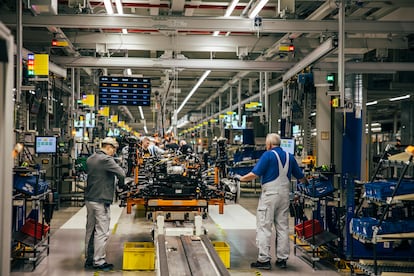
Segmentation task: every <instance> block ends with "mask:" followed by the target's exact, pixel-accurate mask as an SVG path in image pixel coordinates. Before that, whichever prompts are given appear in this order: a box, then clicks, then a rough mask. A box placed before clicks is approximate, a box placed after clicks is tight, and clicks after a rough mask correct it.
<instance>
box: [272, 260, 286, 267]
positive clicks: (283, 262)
mask: <svg viewBox="0 0 414 276" xmlns="http://www.w3.org/2000/svg"><path fill="white" fill-rule="evenodd" d="M286 261H287V260H286V259H277V260H276V263H275V265H276V266H277V267H279V268H286V267H287V264H286Z"/></svg>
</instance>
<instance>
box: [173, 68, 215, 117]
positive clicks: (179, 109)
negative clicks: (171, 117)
mask: <svg viewBox="0 0 414 276" xmlns="http://www.w3.org/2000/svg"><path fill="white" fill-rule="evenodd" d="M210 72H211V70H207V71H205V72H204V74H203V75H202V76H201V78H200V79H199V80H198V82H197V83H196V85H194V87H193V89H192V90H191V91H190V93H189V94H188V95H187V97H186V98H185V99H184V101H183V102H182V103H181V105H180V107H179V108H178V109H177V110H176V114H177V115H178V113H180V111H181V109H183V107H184V106H185V104H186V103H187V102H188V100H189V99H190V98H191V96H192V95H193V94H194V92H196V91H197V89H198V87H199V86H200V85H201V84H202V83H203V81H204V80H205V79H206V78H207V76H208V74H210Z"/></svg>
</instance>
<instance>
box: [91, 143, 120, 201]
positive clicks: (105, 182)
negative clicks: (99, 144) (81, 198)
mask: <svg viewBox="0 0 414 276" xmlns="http://www.w3.org/2000/svg"><path fill="white" fill-rule="evenodd" d="M87 167H88V169H87V172H88V179H87V186H86V189H85V200H88V201H94V202H100V203H109V204H110V203H112V201H113V198H114V195H115V183H114V182H115V175H116V176H117V177H118V179H119V183H118V185H121V186H122V185H123V184H124V180H125V171H124V170H123V169H122V168H121V167H120V166H119V165H118V164H117V163H116V162H115V160H114V158H113V157H112V156H110V155H107V154H106V153H104V152H103V151H102V150H98V151H96V152H95V153H94V154H92V155H91V156H90V157H89V158H88V160H87Z"/></svg>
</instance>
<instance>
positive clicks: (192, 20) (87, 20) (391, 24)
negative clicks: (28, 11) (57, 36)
mask: <svg viewBox="0 0 414 276" xmlns="http://www.w3.org/2000/svg"><path fill="white" fill-rule="evenodd" d="M2 21H3V23H5V24H6V25H13V24H14V25H15V24H16V16H15V14H2ZM23 26H24V27H45V28H47V27H51V26H55V27H60V28H80V29H84V28H87V29H90V28H96V29H105V28H109V29H113V28H127V29H141V30H164V31H165V30H171V31H173V30H175V31H177V30H178V31H209V32H214V31H216V30H221V31H225V32H254V33H256V32H257V30H255V29H254V27H253V24H252V20H250V19H248V18H241V17H173V16H171V17H170V16H158V17H150V16H129V15H96V14H94V15H79V14H78V15H39V16H24V17H23ZM345 26H346V31H347V32H348V33H412V32H414V21H398V22H396V21H367V20H366V21H362V20H358V21H346V23H345ZM337 31H338V22H336V21H333V20H330V21H328V20H312V21H310V20H309V21H303V20H285V19H263V22H262V29H261V30H260V32H261V33H291V32H301V33H320V32H337Z"/></svg>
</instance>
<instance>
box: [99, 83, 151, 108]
mask: <svg viewBox="0 0 414 276" xmlns="http://www.w3.org/2000/svg"><path fill="white" fill-rule="evenodd" d="M150 99H151V79H149V78H135V77H106V76H101V77H99V105H101V106H102V105H127V106H128V105H130V106H149V105H150Z"/></svg>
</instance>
